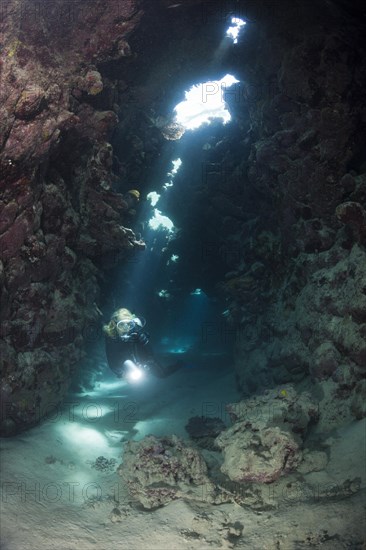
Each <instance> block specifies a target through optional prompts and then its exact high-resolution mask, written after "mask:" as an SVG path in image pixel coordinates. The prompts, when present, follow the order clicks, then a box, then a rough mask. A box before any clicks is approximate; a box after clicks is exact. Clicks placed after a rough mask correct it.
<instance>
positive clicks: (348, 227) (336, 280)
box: [222, 4, 366, 415]
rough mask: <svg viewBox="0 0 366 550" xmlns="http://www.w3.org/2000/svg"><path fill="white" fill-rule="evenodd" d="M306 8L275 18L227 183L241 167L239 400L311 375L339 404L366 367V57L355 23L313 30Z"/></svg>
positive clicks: (260, 54) (257, 60)
mask: <svg viewBox="0 0 366 550" xmlns="http://www.w3.org/2000/svg"><path fill="white" fill-rule="evenodd" d="M310 10H311V8H310V9H309V11H307V9H306V7H305V4H304V5H303V6H300V5H299V4H298V5H296V6H295V5H294V6H293V9H292V8H289V9H288V11H287V12H286V13H283V14H282V17H279V18H278V21H277V25H273V21H271V24H270V25H268V28H267V29H266V30H263V35H262V37H261V42H260V45H258V47H259V49H258V51H257V52H256V53H255V54H254V58H252V59H251V64H252V68H251V76H248V82H246V86H248V90H250V89H252V90H253V91H254V92H253V93H254V97H253V98H252V99H251V97H250V94H249V91H248V97H247V99H248V106H249V111H250V120H251V150H250V153H249V155H248V158H247V160H242V161H241V162H240V163H238V164H237V165H236V166H235V167H233V169H232V170H231V171H230V172H229V175H228V176H227V180H228V182H230V181H234V180H235V173H236V172H237V171H238V170H241V175H242V185H243V189H242V196H241V197H240V196H239V195H238V196H237V204H245V201H247V203H248V204H250V206H251V208H252V211H251V212H250V213H249V212H248V214H246V215H245V218H246V219H245V223H244V225H242V226H241V228H240V229H239V230H238V231H236V232H231V234H229V236H228V238H229V240H230V241H231V242H232V243H233V247H234V249H235V250H236V261H235V255H234V254H232V258H234V261H232V263H231V266H230V267H231V271H230V272H229V273H228V274H227V280H225V281H223V284H222V289H223V291H224V292H225V294H226V295H227V301H228V309H229V316H228V319H229V321H231V323H232V325H233V326H234V327H236V329H237V338H236V348H237V353H236V371H237V375H238V383H239V387H240V388H241V389H242V390H243V391H244V392H245V393H246V394H248V393H250V392H253V391H261V390H263V388H265V387H269V386H271V385H273V384H281V383H288V382H299V381H301V380H304V379H305V378H307V377H309V376H310V377H311V378H312V380H313V381H314V382H315V383H316V384H317V385H319V386H322V385H323V384H326V383H327V381H328V380H329V379H332V380H334V381H336V382H337V384H339V387H338V390H339V391H337V390H336V389H335V390H334V398H335V399H338V400H340V401H341V400H342V399H344V398H345V397H347V396H349V395H350V393H351V392H356V393H358V392H361V391H362V390H361V384H360V382H361V380H362V378H363V377H364V373H365V365H366V360H365V338H364V335H365V330H366V325H365V321H366V313H365V312H366V301H365V289H364V282H363V281H364V280H365V277H366V250H365V209H364V208H365V190H366V187H365V157H364V155H362V154H361V147H362V146H361V143H362V137H361V136H362V132H364V128H365V109H364V102H365V92H364V89H362V87H361V86H360V83H361V81H362V80H363V77H364V75H365V73H366V66H365V62H364V59H365V57H364V52H365V50H364V45H363V44H362V43H361V34H362V33H361V27H359V26H358V24H357V21H356V20H350V21H349V27H348V31H346V30H345V28H344V27H343V20H341V12H339V13H338V15H336V16H334V14H337V10H335V11H334V12H332V13H331V14H330V15H329V21H328V22H329V26H328V28H327V29H323V30H322V31H321V32H319V29H318V28H317V25H316V24H315V23H314V21H313V20H312V14H311V13H310ZM299 13H300V14H302V16H303V17H304V31H303V32H300V33H298V32H297V30H296V32H295V31H294V30H291V29H295V28H296V25H294V26H293V21H294V17H295V16H296V14H297V16H298V15H299ZM275 27H276V29H275ZM285 29H286V33H288V34H287V38H285V37H284V35H283V34H281V33H282V31H284V30H285ZM351 37H352V38H351ZM253 40H254V41H255V39H253ZM362 52H363V53H362ZM263 58H265V59H266V60H267V61H266V69H265V71H264V72H263ZM253 66H254V67H257V69H255V68H254V69H253ZM261 71H262V72H261ZM258 99H260V101H258ZM241 109H242V107H241V105H240V103H239V102H238V104H234V110H235V113H236V116H237V117H238V118H239V116H240V111H241ZM243 151H244V144H243ZM246 184H247V187H244V186H245V185H246ZM253 193H257V199H256V201H254V200H253V198H252V197H253ZM264 237H265V238H264ZM258 264H259V265H261V266H262V268H261V269H258V270H256V271H255V273H254V272H253V269H254V266H256V265H258ZM342 373H343V374H342ZM346 373H347V374H346ZM342 388H343V391H342ZM357 414H358V415H359V414H360V411H359V412H358V413H357Z"/></svg>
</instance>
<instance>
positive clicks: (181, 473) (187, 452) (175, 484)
mask: <svg viewBox="0 0 366 550" xmlns="http://www.w3.org/2000/svg"><path fill="white" fill-rule="evenodd" d="M118 473H119V475H120V476H121V477H122V479H123V480H124V481H125V482H126V484H127V486H128V490H129V493H130V495H131V497H132V498H133V499H135V500H137V501H138V502H139V503H141V504H142V506H143V507H144V508H146V509H152V508H158V507H159V506H163V505H164V504H167V503H169V502H171V501H172V500H175V499H177V498H186V499H188V500H200V501H206V502H210V501H214V486H213V483H212V482H211V481H210V480H209V478H208V476H207V466H206V463H205V461H204V460H203V458H202V456H201V455H200V454H199V452H198V451H197V450H196V449H193V448H192V447H188V446H187V445H186V444H185V443H184V441H182V440H181V439H179V438H178V437H177V436H175V435H173V436H170V437H164V438H158V437H154V436H147V437H145V438H144V439H142V440H141V441H138V442H136V441H129V442H128V443H127V444H126V446H125V447H124V453H123V462H122V464H121V465H120V466H119V468H118Z"/></svg>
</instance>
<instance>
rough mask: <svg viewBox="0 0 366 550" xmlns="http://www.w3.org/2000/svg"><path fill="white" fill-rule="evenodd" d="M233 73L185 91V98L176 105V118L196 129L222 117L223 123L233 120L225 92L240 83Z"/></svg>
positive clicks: (187, 126)
mask: <svg viewBox="0 0 366 550" xmlns="http://www.w3.org/2000/svg"><path fill="white" fill-rule="evenodd" d="M238 83H239V80H237V79H236V78H235V77H234V76H233V75H231V74H227V75H225V76H224V77H223V78H222V79H221V80H212V81H208V82H203V83H201V84H196V85H194V86H192V88H191V89H190V90H189V91H188V92H185V100H184V101H182V102H181V103H178V105H176V107H175V109H174V111H175V113H176V116H175V120H176V121H177V122H178V123H179V124H181V125H182V126H184V127H185V128H186V129H187V130H196V129H197V128H199V127H200V126H202V124H209V123H210V122H212V120H214V119H221V120H222V122H223V124H226V123H227V122H229V121H230V120H231V115H230V113H229V111H228V110H227V108H226V103H225V98H224V94H225V91H226V90H227V88H230V87H231V86H233V84H238Z"/></svg>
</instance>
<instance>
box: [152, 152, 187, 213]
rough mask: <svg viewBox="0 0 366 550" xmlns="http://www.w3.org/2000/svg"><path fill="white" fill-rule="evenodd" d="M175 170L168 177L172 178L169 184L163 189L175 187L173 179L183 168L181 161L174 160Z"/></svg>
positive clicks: (165, 184)
mask: <svg viewBox="0 0 366 550" xmlns="http://www.w3.org/2000/svg"><path fill="white" fill-rule="evenodd" d="M172 164H173V168H172V170H171V172H168V174H167V176H170V180H169V181H168V182H167V183H164V185H163V188H164V189H168V187H173V179H174V176H175V175H176V174H177V172H178V170H179V168H180V167H181V166H182V161H181V159H175V160H172ZM153 206H154V205H153Z"/></svg>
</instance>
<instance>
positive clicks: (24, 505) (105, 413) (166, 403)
mask: <svg viewBox="0 0 366 550" xmlns="http://www.w3.org/2000/svg"><path fill="white" fill-rule="evenodd" d="M223 361H224V359H221V360H218V361H216V364H213V362H211V363H210V361H208V363H207V365H206V366H201V367H198V368H191V369H183V370H181V371H179V372H177V373H175V374H174V375H173V376H171V377H170V378H169V379H166V380H157V379H151V380H149V381H146V382H145V383H143V384H140V385H137V386H129V385H126V384H125V383H124V382H121V381H118V380H116V378H114V377H112V376H111V374H110V373H109V372H108V371H107V368H106V369H105V373H106V378H105V379H104V381H103V382H101V383H99V384H98V385H97V387H96V388H95V391H93V392H89V393H86V394H71V395H70V396H69V398H68V403H67V404H66V405H65V407H64V408H63V409H60V410H59V411H57V413H56V414H55V415H54V417H53V418H49V419H48V420H47V421H45V422H43V423H42V424H40V425H39V426H37V427H35V428H33V429H32V430H30V431H28V432H25V433H23V434H21V435H19V436H17V437H13V438H6V439H3V440H2V442H1V443H2V444H1V467H2V496H1V540H2V545H1V549H2V550H20V549H25V548H27V549H37V550H51V549H57V550H74V549H75V550H76V549H78V550H89V549H94V548H98V549H101V550H112V549H113V550H116V549H118V548H123V549H128V550H143V549H147V550H150V549H151V550H153V549H154V550H163V549H164V550H165V549H166V550H178V549H179V550H180V549H182V548H183V549H185V548H186V549H192V550H195V549H197V550H198V549H200V550H201V549H204V548H238V549H239V548H248V549H255V550H257V549H258V550H259V549H286V550H287V549H294V550H297V549H301V548H327V549H328V548H329V549H338V548H350V549H360V550H361V548H366V546H363V545H362V541H363V540H365V539H364V532H365V516H366V507H365V504H366V503H365V488H364V487H365V441H366V437H365V422H364V421H359V422H356V421H355V422H353V423H351V424H350V425H349V426H347V427H346V428H343V429H342V430H338V431H337V432H335V433H333V434H332V438H333V441H334V442H333V445H332V447H331V449H332V450H331V456H330V461H329V463H328V466H327V469H326V470H325V471H322V472H316V473H314V474H309V477H308V479H307V480H306V484H307V485H306V486H307V488H308V487H309V483H310V486H312V487H313V489H314V490H313V494H309V490H308V489H307V491H306V492H305V491H302V489H301V483H300V484H299V485H298V486H297V488H296V491H293V490H290V489H288V490H284V487H286V485H284V484H283V483H281V484H277V485H276V484H273V485H271V486H264V487H263V491H267V492H268V491H270V492H271V493H270V494H271V499H272V504H273V509H271V510H268V511H256V510H253V509H251V508H250V507H246V506H240V505H239V504H237V503H224V504H220V505H215V506H213V505H211V504H209V503H207V502H184V501H182V500H177V501H175V502H172V503H170V504H169V505H167V506H165V507H163V508H160V509H157V510H154V511H143V510H141V509H139V507H137V506H136V503H134V502H131V500H130V499H129V496H128V494H127V492H126V489H125V487H124V485H123V483H122V481H121V478H120V477H119V476H118V475H117V473H116V472H115V470H114V471H112V472H109V473H106V472H100V471H98V470H96V469H94V468H93V467H92V466H91V463H92V462H94V461H95V460H96V458H97V457H98V456H104V457H106V458H108V459H111V458H115V459H116V461H117V463H116V466H118V465H119V464H120V463H121V454H122V449H123V441H125V440H128V439H131V438H133V439H135V440H138V439H141V438H142V437H144V436H145V435H147V434H154V435H169V434H172V433H174V434H176V435H178V436H181V437H183V438H187V433H186V431H185V429H184V426H185V424H186V423H187V420H188V419H189V418H190V417H191V416H195V415H202V414H203V415H207V416H219V417H221V418H222V419H223V420H225V421H226V420H228V419H227V418H226V415H225V405H226V404H227V403H230V402H235V401H237V400H238V399H239V397H240V396H239V395H238V393H237V391H236V389H235V379H234V374H233V372H232V371H230V370H227V369H226V370H225V369H224V368H223V365H222V362H223ZM223 395H225V400H223V398H222V396H223ZM50 457H51V458H50ZM355 477H359V478H361V483H362V486H363V490H361V491H357V492H356V493H355V494H354V495H352V496H348V494H347V495H346V494H344V493H343V490H342V489H341V487H343V485H342V483H343V481H344V480H345V479H353V478H355ZM304 486H305V485H304ZM337 486H338V487H340V489H339V490H338V491H335V492H334V491H333V496H332V498H325V499H324V498H321V497H320V496H319V495H320V493H322V494H324V488H326V487H331V488H334V487H337ZM325 492H326V491H325ZM267 496H268V495H267ZM116 501H118V504H117V503H116ZM116 506H117V508H118V509H119V512H120V515H117V514H116V512H115V508H116ZM236 522H237V523H236ZM237 526H239V531H238V530H237V529H236V527H237ZM239 533H241V535H240V536H238V534H239Z"/></svg>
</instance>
